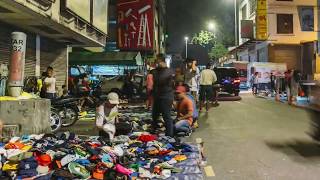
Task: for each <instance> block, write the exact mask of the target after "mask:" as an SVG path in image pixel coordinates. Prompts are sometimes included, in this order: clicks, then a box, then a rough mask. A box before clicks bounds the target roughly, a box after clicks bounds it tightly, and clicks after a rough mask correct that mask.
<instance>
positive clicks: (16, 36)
mask: <svg viewBox="0 0 320 180" xmlns="http://www.w3.org/2000/svg"><path fill="white" fill-rule="evenodd" d="M26 44H27V35H26V34H25V33H23V32H13V33H11V59H10V66H9V83H8V92H9V95H10V96H13V97H18V96H20V94H21V92H22V87H23V80H24V66H25V55H26Z"/></svg>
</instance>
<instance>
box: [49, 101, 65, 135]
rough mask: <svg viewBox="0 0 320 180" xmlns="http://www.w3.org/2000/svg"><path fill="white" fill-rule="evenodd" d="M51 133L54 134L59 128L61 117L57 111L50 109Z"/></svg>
mask: <svg viewBox="0 0 320 180" xmlns="http://www.w3.org/2000/svg"><path fill="white" fill-rule="evenodd" d="M49 123H50V127H51V132H56V131H58V130H59V129H60V128H61V124H62V121H61V117H60V116H59V114H58V110H57V109H55V108H52V107H51V112H50V119H49Z"/></svg>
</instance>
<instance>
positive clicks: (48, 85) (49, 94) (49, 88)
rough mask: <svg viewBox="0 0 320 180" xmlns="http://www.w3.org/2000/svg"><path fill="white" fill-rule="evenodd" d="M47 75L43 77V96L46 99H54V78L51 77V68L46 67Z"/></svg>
mask: <svg viewBox="0 0 320 180" xmlns="http://www.w3.org/2000/svg"><path fill="white" fill-rule="evenodd" d="M47 73H48V74H47V75H48V76H47V77H46V78H45V79H44V85H45V90H46V95H45V97H46V98H47V99H55V98H56V78H55V77H53V68H52V67H48V69H47Z"/></svg>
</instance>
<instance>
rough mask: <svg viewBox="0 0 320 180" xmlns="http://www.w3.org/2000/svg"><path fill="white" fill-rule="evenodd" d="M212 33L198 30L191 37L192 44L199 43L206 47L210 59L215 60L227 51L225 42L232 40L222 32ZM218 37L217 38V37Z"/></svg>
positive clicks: (228, 42)
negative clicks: (198, 31)
mask: <svg viewBox="0 0 320 180" xmlns="http://www.w3.org/2000/svg"><path fill="white" fill-rule="evenodd" d="M216 34H217V35H218V36H215V34H214V33H212V32H209V31H203V30H202V31H200V33H198V34H195V35H194V37H193V38H192V43H193V44H199V45H201V46H203V47H204V48H206V49H207V51H208V55H209V57H210V58H211V59H213V60H217V59H219V58H221V57H223V56H225V55H226V54H227V53H228V49H227V48H226V46H225V45H226V44H230V42H232V38H230V36H228V35H224V34H223V33H222V32H217V33H216ZM217 37H219V38H217Z"/></svg>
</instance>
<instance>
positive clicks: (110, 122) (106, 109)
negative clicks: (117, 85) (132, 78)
mask: <svg viewBox="0 0 320 180" xmlns="http://www.w3.org/2000/svg"><path fill="white" fill-rule="evenodd" d="M118 105H119V96H118V94H117V93H114V92H111V93H109V94H108V96H107V101H106V102H104V103H103V104H101V105H100V106H98V107H97V109H96V126H97V127H98V128H99V130H100V132H99V135H100V136H105V135H106V134H107V135H108V136H109V139H110V140H113V138H114V135H115V133H116V127H115V123H116V121H117V117H118V115H119V113H118Z"/></svg>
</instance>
